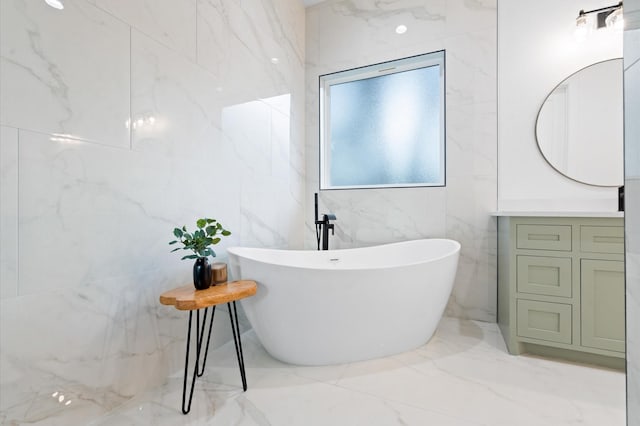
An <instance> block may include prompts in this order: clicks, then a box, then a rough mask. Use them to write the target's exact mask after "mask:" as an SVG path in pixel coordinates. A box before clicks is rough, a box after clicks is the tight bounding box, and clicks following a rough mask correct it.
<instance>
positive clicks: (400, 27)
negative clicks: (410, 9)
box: [396, 25, 407, 34]
mask: <svg viewBox="0 0 640 426" xmlns="http://www.w3.org/2000/svg"><path fill="white" fill-rule="evenodd" d="M406 32H407V26H406V25H398V26H397V27H396V33H397V34H404V33H406Z"/></svg>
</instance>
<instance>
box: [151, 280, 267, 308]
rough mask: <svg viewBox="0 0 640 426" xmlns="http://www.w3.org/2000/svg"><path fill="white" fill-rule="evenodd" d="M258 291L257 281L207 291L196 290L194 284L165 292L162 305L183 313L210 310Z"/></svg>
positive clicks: (211, 288)
mask: <svg viewBox="0 0 640 426" xmlns="http://www.w3.org/2000/svg"><path fill="white" fill-rule="evenodd" d="M256 291H258V286H257V284H256V282H255V281H249V280H241V281H232V282H230V283H229V282H227V283H224V284H217V285H212V286H211V287H209V288H207V289H205V290H196V289H195V287H194V286H193V284H189V285H185V286H183V287H178V288H174V289H173V290H169V291H165V292H164V293H162V294H161V295H160V303H162V304H163V305H173V306H175V307H176V309H180V310H181V311H191V310H194V309H202V308H208V307H209V306H214V305H219V304H221V303H229V302H233V301H235V300H240V299H244V298H245V297H249V296H253V295H254V294H256Z"/></svg>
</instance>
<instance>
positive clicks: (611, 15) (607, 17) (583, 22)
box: [576, 2, 624, 39]
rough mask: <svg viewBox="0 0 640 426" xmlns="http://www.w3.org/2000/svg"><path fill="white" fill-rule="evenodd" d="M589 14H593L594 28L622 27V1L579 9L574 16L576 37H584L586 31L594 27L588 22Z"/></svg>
mask: <svg viewBox="0 0 640 426" xmlns="http://www.w3.org/2000/svg"><path fill="white" fill-rule="evenodd" d="M589 15H595V28H596V29H600V28H610V29H622V28H623V27H624V20H623V17H622V2H620V3H618V4H615V5H612V6H607V7H602V8H600V9H593V10H587V11H584V10H581V11H580V12H579V13H578V17H577V18H576V37H577V38H578V39H584V37H585V36H586V35H587V33H589V32H590V30H591V29H592V28H593V27H594V26H593V25H590V24H589V19H588V18H589Z"/></svg>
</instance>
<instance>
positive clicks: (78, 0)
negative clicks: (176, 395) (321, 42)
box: [0, 0, 305, 424]
mask: <svg viewBox="0 0 640 426" xmlns="http://www.w3.org/2000/svg"><path fill="white" fill-rule="evenodd" d="M63 2H64V5H65V8H64V10H62V11H60V10H55V9H53V8H51V7H49V6H47V5H46V4H45V2H44V1H35V0H2V2H0V15H1V22H0V56H1V62H0V107H1V110H0V125H1V127H0V129H1V138H0V176H1V178H2V180H1V183H0V197H1V200H0V201H1V202H0V208H1V213H2V214H1V220H0V235H1V237H0V280H1V281H0V291H1V292H0V296H1V300H0V304H1V306H0V386H1V388H0V423H2V424H13V423H12V422H14V421H15V422H20V423H22V422H37V421H38V420H41V419H44V418H49V417H52V416H55V417H57V418H59V417H60V416H65V417H64V420H60V421H61V423H64V424H72V423H73V422H72V421H71V419H72V418H74V419H77V421H78V423H79V424H86V419H87V418H90V417H91V416H92V415H95V414H98V413H101V412H103V411H104V410H107V409H110V408H112V407H113V406H115V405H117V404H119V403H121V402H122V401H123V400H125V399H127V398H128V397H129V396H131V395H133V394H135V393H137V392H139V391H141V390H144V389H145V388H148V387H150V386H154V385H156V384H158V383H159V382H162V381H164V380H165V379H166V377H167V376H168V375H169V374H170V373H173V372H176V371H178V370H179V369H180V368H182V365H183V364H182V363H183V362H184V359H183V356H184V352H183V351H184V337H185V334H186V324H185V322H186V316H185V315H184V314H183V313H179V312H177V311H175V310H174V309H172V308H169V307H165V306H160V305H159V303H158V296H159V294H160V293H161V292H162V291H164V290H167V289H169V288H172V287H175V286H178V285H182V284H185V283H189V282H190V274H191V263H190V262H181V261H180V256H178V255H177V254H176V253H173V254H170V253H169V249H170V247H169V246H168V244H167V243H168V241H170V240H171V239H172V232H171V231H172V229H173V227H174V226H176V225H183V224H187V225H188V226H190V227H193V226H194V224H195V219H196V218H199V217H202V216H210V217H211V216H213V217H215V218H217V219H218V220H220V221H221V222H222V223H223V224H224V225H225V227H226V228H228V229H229V230H231V231H232V232H233V235H232V236H231V237H230V238H228V239H225V240H223V242H222V243H221V244H220V245H218V246H216V247H217V252H218V255H219V257H221V259H222V260H224V258H225V253H226V252H225V247H228V246H230V245H236V244H243V245H253V246H256V245H258V246H269V247H297V248H300V247H302V246H303V229H304V223H303V220H302V217H303V213H302V212H303V199H304V190H305V188H304V143H303V137H304V132H303V125H304V118H303V114H304V113H303V112H304V96H305V93H304V49H305V46H304V37H305V34H304V22H305V16H304V8H303V6H302V4H301V3H300V2H299V1H298V0H261V1H256V2H244V1H240V0H216V1H213V0H181V1H179V2H176V1H169V0H161V1H157V0H154V1H150V0H129V1H126V2H122V1H117V0H64V1H63ZM223 319H224V318H223ZM223 319H222V320H219V321H220V322H219V323H218V324H220V325H222V326H223V327H227V325H226V323H225V321H223ZM216 333H217V331H214V334H216ZM223 333H224V330H223ZM217 336H218V337H217V338H218V339H219V338H220V337H223V338H224V336H220V335H219V334H217ZM55 392H58V394H55ZM54 394H55V395H56V396H55V397H52V395H54ZM63 394H64V395H66V397H65V399H64V400H60V399H59V397H60V395H63ZM68 401H71V403H69V404H68V405H67V403H68ZM178 403H179V401H177V400H176V404H178ZM176 407H177V405H176ZM70 411H71V412H73V413H75V415H76V417H73V416H71V417H70V416H69V412H70Z"/></svg>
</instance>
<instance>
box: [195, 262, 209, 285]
mask: <svg viewBox="0 0 640 426" xmlns="http://www.w3.org/2000/svg"><path fill="white" fill-rule="evenodd" d="M193 285H194V287H195V288H196V290H204V289H207V288H209V287H210V286H211V264H210V263H209V258H207V257H199V258H197V259H196V263H194V264H193Z"/></svg>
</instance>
